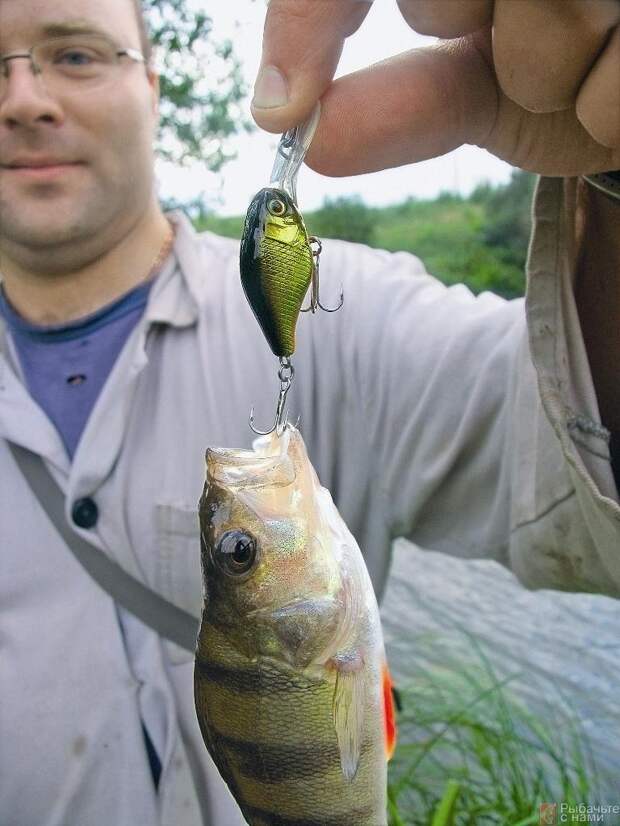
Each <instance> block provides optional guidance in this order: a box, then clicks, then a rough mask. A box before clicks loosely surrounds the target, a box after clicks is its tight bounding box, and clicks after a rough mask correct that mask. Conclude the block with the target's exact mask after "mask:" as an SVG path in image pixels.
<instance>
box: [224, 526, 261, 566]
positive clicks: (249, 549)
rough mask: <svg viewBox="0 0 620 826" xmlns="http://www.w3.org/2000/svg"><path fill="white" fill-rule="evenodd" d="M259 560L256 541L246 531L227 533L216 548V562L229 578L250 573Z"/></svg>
mask: <svg viewBox="0 0 620 826" xmlns="http://www.w3.org/2000/svg"><path fill="white" fill-rule="evenodd" d="M257 558H258V545H257V543H256V539H254V537H253V536H252V535H251V534H249V533H246V532H245V531H226V533H224V534H222V536H221V537H220V539H219V540H218V543H217V545H216V546H215V562H216V563H217V565H218V567H219V568H220V569H221V570H222V571H223V572H224V573H225V574H227V575H228V576H233V577H238V576H242V575H243V574H247V573H249V572H250V571H251V570H252V568H253V567H254V565H255V563H256V560H257Z"/></svg>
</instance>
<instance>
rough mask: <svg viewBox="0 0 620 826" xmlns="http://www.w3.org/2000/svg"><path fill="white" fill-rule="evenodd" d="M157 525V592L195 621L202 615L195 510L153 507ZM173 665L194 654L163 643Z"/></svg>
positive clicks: (185, 506) (180, 505) (198, 545)
mask: <svg viewBox="0 0 620 826" xmlns="http://www.w3.org/2000/svg"><path fill="white" fill-rule="evenodd" d="M155 520H156V525H157V553H158V559H157V573H156V579H157V590H158V591H159V593H160V594H161V595H162V596H163V597H164V598H165V599H167V600H169V601H170V602H172V603H174V605H176V606H178V607H179V608H182V609H183V610H184V611H187V612H188V613H189V614H192V616H194V617H196V621H197V622H198V620H199V618H200V615H201V612H202V599H203V597H202V572H201V568H200V527H199V523H198V513H197V511H196V508H191V507H189V506H187V505H184V504H176V503H175V504H168V503H165V504H164V503H160V504H157V505H156V506H155ZM164 646H165V648H166V650H167V652H168V654H169V656H170V660H171V662H172V663H175V664H178V663H183V662H187V661H188V660H191V659H193V657H194V653H193V652H192V651H187V650H186V649H185V648H182V647H181V646H180V645H177V644H176V643H173V642H170V641H168V640H166V641H164Z"/></svg>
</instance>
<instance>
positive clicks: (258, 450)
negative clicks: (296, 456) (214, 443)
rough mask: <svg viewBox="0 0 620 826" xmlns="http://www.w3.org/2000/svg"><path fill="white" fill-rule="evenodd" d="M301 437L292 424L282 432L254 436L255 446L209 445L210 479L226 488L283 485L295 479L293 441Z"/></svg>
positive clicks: (208, 474) (208, 468)
mask: <svg viewBox="0 0 620 826" xmlns="http://www.w3.org/2000/svg"><path fill="white" fill-rule="evenodd" d="M295 439H301V436H300V435H299V432H298V431H297V430H295V428H294V427H293V426H292V425H289V426H288V427H287V428H286V429H285V430H284V433H282V435H280V436H278V435H277V434H276V433H273V434H270V435H269V436H261V437H260V438H258V439H255V440H254V442H253V444H252V449H250V450H246V449H243V448H239V449H231V448H220V447H210V448H207V452H206V457H205V458H206V463H207V481H208V482H209V481H210V482H215V483H218V484H220V485H224V486H225V487H227V488H233V489H234V488H263V487H283V486H285V485H290V484H292V483H293V482H294V481H295V479H296V476H297V474H296V469H295V463H294V460H293V458H292V457H291V456H290V455H289V447H290V445H291V441H292V440H295Z"/></svg>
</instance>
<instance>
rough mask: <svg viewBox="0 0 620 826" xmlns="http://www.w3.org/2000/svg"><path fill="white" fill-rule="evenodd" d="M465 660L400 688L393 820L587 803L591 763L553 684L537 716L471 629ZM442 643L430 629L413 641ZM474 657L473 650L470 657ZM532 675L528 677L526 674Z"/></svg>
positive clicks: (504, 823) (496, 822)
mask: <svg viewBox="0 0 620 826" xmlns="http://www.w3.org/2000/svg"><path fill="white" fill-rule="evenodd" d="M463 633H464V636H465V637H467V638H468V640H469V644H468V646H467V650H468V653H469V655H470V661H469V662H468V663H465V664H464V663H463V661H462V659H459V662H458V663H456V662H452V661H451V660H450V655H449V654H447V656H446V658H445V665H444V667H442V668H439V667H438V666H432V667H424V666H423V665H421V663H422V662H424V656H423V655H422V656H421V657H420V665H419V666H418V671H419V677H417V679H416V680H415V682H414V683H412V684H410V685H408V686H401V687H400V689H401V692H402V697H403V713H402V714H401V715H400V716H399V720H398V724H399V745H398V747H397V749H396V754H395V757H394V760H393V761H392V764H391V765H390V785H389V794H388V796H389V812H390V821H389V822H390V826H428V824H429V823H433V824H453V826H508V824H521V826H525V825H526V824H535V823H538V807H539V805H540V803H541V802H553V801H557V802H565V803H570V804H573V805H574V804H575V803H580V802H584V801H593V800H595V799H596V795H597V793H598V783H597V780H596V777H597V769H596V765H595V763H594V760H593V758H592V756H591V754H590V750H589V747H588V739H587V735H586V733H585V731H584V730H583V729H582V728H581V726H580V724H579V723H578V716H577V714H576V713H574V712H569V711H567V710H566V707H565V701H564V700H563V698H562V697H561V695H560V694H559V692H558V691H557V689H555V688H554V686H553V684H551V683H550V684H549V685H545V686H542V687H541V696H546V697H548V698H549V700H548V701H547V706H548V708H547V709H546V713H545V714H544V715H541V716H540V717H537V716H534V715H533V714H532V713H531V712H529V711H528V710H526V709H525V708H524V707H523V706H522V705H521V704H520V703H519V702H518V701H517V700H516V699H515V697H514V696H513V695H512V694H511V693H510V692H509V689H508V688H507V685H508V683H509V682H510V681H511V680H513V679H515V678H516V677H517V676H521V675H510V676H508V677H503V678H500V676H499V675H498V674H496V673H495V671H494V669H493V667H492V666H491V664H490V662H489V660H488V658H487V657H486V654H485V653H484V651H483V649H482V648H481V647H480V645H479V644H478V643H477V642H476V641H475V638H473V637H472V636H471V635H469V634H467V633H466V632H463ZM438 644H439V645H440V644H441V643H440V641H438V639H437V638H436V637H435V636H433V635H429V636H428V637H427V638H426V639H424V638H420V639H419V640H418V641H417V645H418V646H421V645H428V646H432V647H433V650H434V651H435V652H436V651H437V646H438ZM472 654H475V655H476V656H474V657H471V655H472ZM528 679H531V675H529V676H528Z"/></svg>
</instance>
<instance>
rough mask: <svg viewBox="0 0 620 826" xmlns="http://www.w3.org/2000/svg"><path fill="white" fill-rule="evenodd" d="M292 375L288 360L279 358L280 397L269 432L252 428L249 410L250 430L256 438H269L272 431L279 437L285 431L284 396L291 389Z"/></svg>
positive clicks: (252, 411) (252, 412)
mask: <svg viewBox="0 0 620 826" xmlns="http://www.w3.org/2000/svg"><path fill="white" fill-rule="evenodd" d="M294 375H295V368H294V367H293V365H292V364H291V360H290V358H288V357H282V358H280V369H279V370H278V378H279V379H280V395H279V396H278V406H277V407H276V419H275V422H274V425H273V427H272V428H271V430H257V429H256V428H255V427H254V408H252V409H251V410H250V429H251V430H252V431H253V432H254V433H256V434H257V436H269V434H270V433H273V432H274V431H275V432H276V434H277V435H278V436H281V435H282V434H283V433H284V431H285V430H286V427H287V425H288V411H286V412H285V410H284V405H285V404H286V396H287V394H288V391H289V390H290V389H291V384H292V383H293V376H294Z"/></svg>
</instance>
